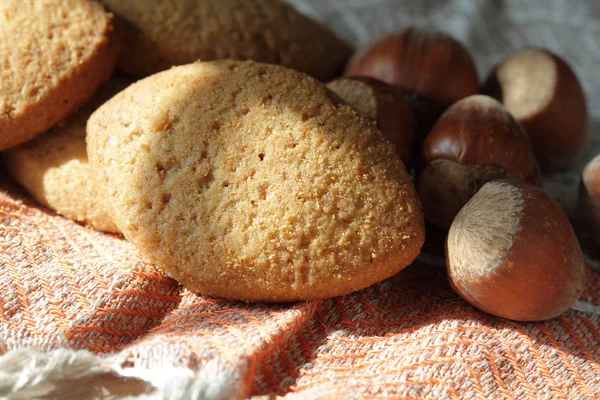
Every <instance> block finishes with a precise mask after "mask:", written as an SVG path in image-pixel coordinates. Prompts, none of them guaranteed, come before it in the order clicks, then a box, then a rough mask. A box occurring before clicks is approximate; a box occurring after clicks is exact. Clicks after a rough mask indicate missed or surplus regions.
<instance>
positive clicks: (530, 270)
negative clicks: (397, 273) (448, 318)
mask: <svg viewBox="0 0 600 400" xmlns="http://www.w3.org/2000/svg"><path fill="white" fill-rule="evenodd" d="M446 262H447V265H448V276H449V279H450V284H451V286H452V288H453V289H454V290H455V291H456V292H457V293H458V294H459V295H460V296H461V297H462V298H463V299H465V300H466V301H467V302H468V303H470V304H471V305H473V306H475V307H477V308H479V309H481V310H483V311H485V312H488V313H490V314H493V315H496V316H499V317H504V318H508V319H513V320H518V321H541V320H546V319H550V318H554V317H557V316H559V315H560V314H562V313H563V312H565V311H566V310H568V309H569V308H570V307H571V305H573V303H574V302H575V301H576V300H577V299H578V298H579V297H580V295H581V293H582V292H583V288H584V279H585V270H584V260H583V254H582V252H581V248H580V246H579V243H578V241H577V238H576V237H575V233H574V232H573V228H572V227H571V224H570V223H569V220H568V219H567V217H566V215H565V213H564V212H563V210H562V209H561V208H560V206H559V205H558V204H557V203H556V202H555V201H554V200H553V199H552V198H551V197H550V196H549V195H548V194H546V193H544V192H543V191H542V190H541V189H540V188H538V187H537V186H534V185H531V184H529V183H526V182H523V181H520V180H500V181H493V182H489V183H487V184H485V185H484V186H483V187H482V188H481V190H479V192H477V194H476V195H475V196H473V198H472V199H471V200H470V201H469V202H468V203H467V204H466V205H465V207H463V209H462V210H461V211H460V212H459V214H458V215H457V216H456V219H455V220H454V222H453V223H452V226H451V227H450V231H449V232H448V239H447V241H446Z"/></svg>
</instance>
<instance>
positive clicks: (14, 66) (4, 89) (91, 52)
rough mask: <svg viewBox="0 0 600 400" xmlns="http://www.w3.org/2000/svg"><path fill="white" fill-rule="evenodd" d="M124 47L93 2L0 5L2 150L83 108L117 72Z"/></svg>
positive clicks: (8, 0) (40, 0) (36, 0)
mask: <svg viewBox="0 0 600 400" xmlns="http://www.w3.org/2000/svg"><path fill="white" fill-rule="evenodd" d="M120 42H121V40H120V36H119V35H117V34H116V33H115V31H114V28H113V18H112V15H111V14H108V13H107V12H106V11H105V10H104V8H103V7H102V5H101V4H99V3H96V2H94V1H90V0H2V1H0V150H4V149H7V148H9V147H12V146H16V145H18V144H20V143H23V142H25V141H26V140H28V139H30V138H32V137H33V136H35V135H37V134H39V133H42V132H45V131H46V130H48V129H49V128H51V127H52V126H54V125H55V124H57V123H58V122H59V121H61V120H63V119H64V118H66V117H67V116H68V115H69V114H70V113H71V112H73V111H74V110H76V109H77V108H79V106H81V105H82V104H83V103H85V102H86V101H87V100H88V99H89V98H90V97H91V96H92V94H94V92H95V91H96V89H97V88H98V86H99V85H100V84H101V83H102V82H103V81H105V80H106V79H107V78H108V77H109V76H110V74H111V72H112V71H113V69H114V67H115V64H116V60H117V56H118V53H119V49H120Z"/></svg>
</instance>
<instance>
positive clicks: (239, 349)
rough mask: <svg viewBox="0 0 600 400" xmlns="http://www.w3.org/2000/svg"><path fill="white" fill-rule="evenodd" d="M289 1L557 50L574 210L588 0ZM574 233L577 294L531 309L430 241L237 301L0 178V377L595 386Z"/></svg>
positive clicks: (486, 392)
mask: <svg viewBox="0 0 600 400" xmlns="http://www.w3.org/2000/svg"><path fill="white" fill-rule="evenodd" d="M291 2H292V3H293V4H295V5H296V6H297V7H298V8H299V9H300V10H301V11H302V12H305V13H307V14H310V15H312V16H314V17H315V18H317V19H319V20H321V21H324V22H325V23H326V24H327V25H329V26H331V27H332V28H333V29H334V30H336V31H337V32H338V33H339V34H340V35H342V36H343V37H345V38H346V39H348V40H349V41H352V42H353V43H354V44H356V45H360V44H364V43H366V42H368V41H370V40H372V39H374V38H376V37H378V36H380V35H382V34H384V33H385V32H388V31H391V30H394V29H397V28H400V27H403V26H407V25H417V26H424V27H437V28H438V29H441V30H444V31H446V32H449V33H451V34H453V35H454V36H456V37H457V38H459V39H460V40H462V41H463V42H464V43H465V44H466V45H467V47H468V48H469V49H470V50H471V51H472V52H473V54H474V56H475V59H476V62H477V65H478V69H479V72H480V75H481V76H482V77H484V76H485V75H486V74H487V72H488V71H489V69H490V68H491V66H492V65H493V64H494V63H496V62H497V61H499V60H500V59H501V58H502V57H503V56H504V55H506V54H508V53H509V52H510V51H512V50H514V49H516V48H518V47H520V46H522V45H526V44H535V45H541V46H544V47H547V48H550V49H552V50H553V51H555V52H556V53H558V54H560V55H562V56H564V57H565V58H566V59H568V60H570V62H571V63H572V65H573V66H574V68H575V70H576V72H577V74H578V76H579V77H580V78H581V81H582V83H583V85H584V87H585V89H586V93H587V96H588V101H589V105H590V112H591V118H590V130H591V140H590V142H589V148H588V149H587V150H586V152H585V154H584V155H583V156H582V157H581V159H580V160H579V163H578V165H577V166H575V167H574V168H573V169H572V170H570V171H567V172H565V173H561V174H556V175H554V176H549V177H546V178H547V182H548V183H547V185H546V188H547V190H548V191H549V192H550V193H551V194H552V195H553V196H555V197H556V198H557V199H558V200H559V201H560V202H561V204H562V205H563V206H564V207H565V209H566V210H567V211H568V212H569V214H570V215H571V216H573V217H574V211H575V210H574V204H575V203H574V200H575V196H576V187H577V184H578V174H579V172H580V170H581V167H582V166H583V165H584V164H585V162H587V161H588V160H589V159H590V158H591V157H592V156H593V155H595V154H596V153H597V152H598V151H600V150H596V149H599V148H600V143H599V142H600V139H599V134H600V132H599V129H600V124H599V119H598V118H599V117H600V114H599V112H598V106H600V79H599V78H598V72H597V71H598V65H600V63H599V61H600V41H599V40H598V38H597V36H598V35H599V34H600V25H599V24H598V22H597V21H598V18H599V17H600V2H596V1H593V0H590V1H583V0H582V1H570V2H564V1H560V0H554V1H546V0H535V1H534V0H528V1H525V0H523V1H467V0H464V1H459V0H438V1H408V0H407V1H402V0H370V1H366V0H329V1H327V2H326V1H320V0H294V1H291ZM0 175H2V176H4V175H5V173H4V172H3V171H0ZM574 222H576V223H577V225H578V226H580V225H579V222H578V221H575V219H574ZM581 237H582V241H583V242H584V243H587V239H586V237H585V235H583V234H582V236H581ZM586 251H588V254H589V255H590V257H591V259H590V265H591V268H590V269H589V270H588V287H587V289H586V292H585V293H584V295H583V296H582V298H581V301H580V302H578V303H577V304H576V307H575V308H574V309H573V310H571V311H569V312H567V313H566V314H565V315H563V316H561V317H560V318H557V319H554V320H551V321H548V322H544V323H515V322H511V321H506V320H502V319H498V318H494V317H491V316H489V315H486V314H483V313H481V312H478V311H477V310H475V309H474V308H472V307H470V306H469V305H467V304H466V303H465V302H463V301H462V300H461V299H460V298H459V297H458V296H457V295H455V294H454V293H453V292H452V290H451V289H450V287H449V286H448V283H447V280H446V277H445V270H444V267H443V266H440V265H431V264H436V263H437V262H436V261H437V260H436V259H435V258H433V262H430V263H429V264H427V263H424V262H416V263H415V264H414V265H412V266H411V267H409V268H408V269H406V270H405V271H403V272H401V273H400V274H398V275H397V276H395V277H393V278H391V279H388V280H386V281H384V282H381V283H379V284H377V285H374V286H372V287H370V288H367V289H365V290H363V291H361V292H358V293H355V294H352V295H348V296H345V297H341V298H335V299H331V300H326V301H320V302H307V303H297V304H291V305H264V304H244V303H239V302H229V301H222V300H218V299H213V298H206V297H202V296H197V295H194V294H191V293H189V292H187V291H185V290H183V289H181V288H179V287H178V286H177V284H176V283H175V282H174V281H173V280H171V279H169V278H166V277H164V276H162V275H161V274H160V273H159V272H157V271H156V270H155V269H154V267H153V266H152V265H151V264H149V263H148V262H147V261H146V260H144V259H143V258H142V257H141V256H140V255H139V254H138V253H137V252H136V250H135V249H134V248H133V247H132V246H131V245H130V244H128V243H127V242H125V241H123V240H122V239H120V238H118V237H116V236H111V235H106V234H102V233H98V232H94V231H92V230H90V229H89V228H86V227H83V226H80V225H78V224H75V223H73V222H71V221H68V220H66V219H64V218H61V217H59V216H56V215H55V214H53V213H52V212H50V211H49V210H46V209H44V208H41V207H40V206H39V205H38V204H36V203H34V202H33V200H31V199H30V198H29V197H28V196H26V195H25V194H24V193H23V192H22V191H21V189H20V188H18V187H16V186H14V184H12V183H11V182H10V181H9V180H8V179H6V178H2V179H0V264H1V266H0V353H2V354H4V355H2V356H1V357H0V395H3V396H8V397H9V398H38V397H41V398H44V397H45V398H91V397H94V398H124V397H127V396H131V397H135V398H172V399H180V398H182V399H183V398H211V399H212V398H215V399H217V398H222V399H237V398H246V397H251V396H283V397H286V398H291V399H313V398H340V399H346V398H431V399H440V398H442V399H443V398H504V399H508V398H569V399H573V398H577V399H581V398H590V399H592V398H600V349H599V344H600V319H599V317H598V314H599V313H598V307H596V306H595V305H596V304H600V279H599V273H600V272H599V271H600V270H599V269H598V268H597V267H596V262H595V261H594V260H595V259H597V257H595V255H594V254H592V253H593V252H594V249H593V248H592V247H590V248H587V250H586Z"/></svg>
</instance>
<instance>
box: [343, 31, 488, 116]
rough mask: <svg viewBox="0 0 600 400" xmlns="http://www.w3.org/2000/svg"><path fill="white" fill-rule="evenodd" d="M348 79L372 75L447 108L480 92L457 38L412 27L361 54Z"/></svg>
mask: <svg viewBox="0 0 600 400" xmlns="http://www.w3.org/2000/svg"><path fill="white" fill-rule="evenodd" d="M344 75H346V76H370V77H373V78H377V79H380V80H382V81H384V82H387V83H390V84H393V85H398V86H403V87H405V88H408V89H411V90H414V91H415V92H417V93H419V94H422V95H425V96H428V97H430V98H431V99H432V100H434V101H436V102H438V103H439V105H440V106H441V107H442V108H443V109H445V108H447V107H449V106H450V105H451V104H452V103H454V102H456V101H458V100H460V99H462V98H464V97H467V96H470V95H472V94H476V93H478V92H479V78H478V77H477V70H476V69H475V64H474V62H473V59H472V58H471V55H470V54H469V52H468V51H467V49H465V47H464V46H463V45H462V44H460V43H459V42H458V41H457V40H455V39H454V38H452V37H450V36H448V35H446V34H443V33H440V32H436V31H430V30H423V29H416V28H408V29H404V30H401V31H398V32H394V33H391V34H389V35H387V36H385V37H383V38H381V39H380V40H378V41H376V42H375V43H373V44H371V45H370V46H367V47H365V48H363V49H362V50H360V51H359V52H357V53H356V54H355V55H354V56H353V57H352V59H351V60H350V62H349V63H348V66H347V67H346V71H345V72H344Z"/></svg>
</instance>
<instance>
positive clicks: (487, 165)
mask: <svg viewBox="0 0 600 400" xmlns="http://www.w3.org/2000/svg"><path fill="white" fill-rule="evenodd" d="M418 169H419V172H418V179H417V190H418V192H419V195H420V197H421V202H422V204H423V212H424V213H425V218H426V219H427V220H428V221H429V222H431V223H432V224H434V225H436V226H438V227H440V228H444V229H448V227H449V226H450V224H451V223H452V220H453V219H454V217H455V216H456V214H457V213H458V211H459V210H460V209H461V208H462V207H463V206H464V205H465V203H466V202H467V201H469V199H470V198H471V197H472V196H473V195H474V194H475V193H476V192H477V190H479V188H480V187H481V186H482V185H483V184H485V183H486V182H489V181H491V180H494V179H501V178H515V179H523V180H527V181H529V182H532V183H534V184H536V185H541V180H540V172H539V167H538V164H537V162H536V160H535V157H534V155H533V153H532V151H531V147H530V144H529V141H528V139H527V134H526V133H525V131H524V130H523V128H522V127H521V126H520V125H519V124H518V123H517V122H516V121H515V120H514V118H513V117H512V116H511V115H510V114H509V113H508V112H507V111H506V109H505V108H504V107H503V106H502V104H500V103H499V102H498V101H496V100H494V99H492V98H491V97H488V96H483V95H475V96H469V97H467V98H466V99H463V100H460V101H458V102H457V103H455V104H454V105H453V106H452V107H450V108H449V109H448V110H447V111H446V112H445V113H444V114H443V115H442V116H441V117H440V119H439V120H438V122H437V123H436V124H435V125H434V127H433V128H432V130H431V132H430V133H429V135H427V138H426V139H425V143H424V144H423V148H422V149H421V155H420V160H419V165H418Z"/></svg>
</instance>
